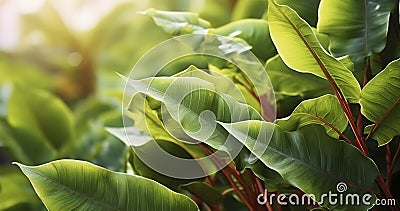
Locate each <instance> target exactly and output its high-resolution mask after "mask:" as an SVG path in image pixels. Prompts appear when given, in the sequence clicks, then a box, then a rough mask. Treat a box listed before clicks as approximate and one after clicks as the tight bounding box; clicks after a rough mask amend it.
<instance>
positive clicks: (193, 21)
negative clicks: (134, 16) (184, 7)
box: [142, 9, 211, 35]
mask: <svg viewBox="0 0 400 211" xmlns="http://www.w3.org/2000/svg"><path fill="white" fill-rule="evenodd" d="M142 14H144V15H147V16H149V17H151V18H153V20H154V22H155V23H156V24H157V26H159V27H161V28H162V29H163V30H164V31H165V32H167V33H168V34H171V35H183V34H191V33H193V32H205V29H207V28H209V27H210V26H211V24H210V23H209V22H208V21H206V20H204V19H202V18H200V17H199V15H198V14H197V13H192V12H170V11H161V10H155V9H148V10H146V11H143V12H142Z"/></svg>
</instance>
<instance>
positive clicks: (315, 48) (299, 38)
mask: <svg viewBox="0 0 400 211" xmlns="http://www.w3.org/2000/svg"><path fill="white" fill-rule="evenodd" d="M268 22H269V26H270V33H271V37H272V40H273V41H274V43H275V46H276V48H277V50H278V52H279V55H280V56H281V57H282V59H283V61H284V62H285V63H286V65H288V66H289V67H290V68H292V69H294V70H296V71H299V72H305V73H312V74H314V75H317V76H319V77H322V78H327V80H328V81H329V82H330V83H331V86H333V87H336V86H338V88H339V89H340V91H341V92H342V93H343V95H344V96H345V97H346V99H348V100H349V101H350V102H353V103H354V102H358V101H359V98H360V92H361V88H360V85H359V84H358V82H357V79H356V78H355V77H354V76H353V74H352V72H351V71H350V70H349V69H347V68H346V66H345V65H344V64H342V63H341V62H340V61H338V60H337V59H336V58H334V57H333V56H331V55H329V54H328V53H327V52H326V51H325V50H324V49H323V48H322V46H321V44H320V43H319V41H318V39H317V37H316V36H315V34H314V33H313V31H312V29H311V27H310V26H309V25H308V24H307V23H306V22H305V21H304V20H302V19H301V18H300V17H299V16H298V15H297V13H296V12H295V11H294V10H292V9H290V8H289V7H287V6H280V5H277V4H276V3H274V2H273V1H270V4H269V7H268Z"/></svg>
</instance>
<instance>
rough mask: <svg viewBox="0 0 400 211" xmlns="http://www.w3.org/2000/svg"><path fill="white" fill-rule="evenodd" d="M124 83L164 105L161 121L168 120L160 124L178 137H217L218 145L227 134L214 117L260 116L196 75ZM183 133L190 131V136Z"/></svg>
mask: <svg viewBox="0 0 400 211" xmlns="http://www.w3.org/2000/svg"><path fill="white" fill-rule="evenodd" d="M128 84H129V85H130V86H132V87H133V88H134V89H136V90H137V91H138V92H141V93H144V94H147V95H149V96H150V97H152V98H154V99H156V100H158V101H161V102H162V103H163V105H165V108H164V109H163V110H164V115H163V118H164V119H163V121H164V122H168V121H169V123H167V124H165V123H164V126H165V127H166V128H167V130H168V131H169V132H170V133H171V134H172V135H173V136H175V137H178V136H179V137H180V138H179V139H180V140H184V141H190V140H191V139H193V138H194V139H196V140H199V141H207V140H209V139H218V140H219V142H220V144H221V145H220V146H222V144H223V143H222V142H223V140H225V138H226V137H227V134H226V131H225V130H224V129H223V128H221V127H220V126H218V125H217V124H216V122H215V120H217V121H224V122H236V121H241V120H247V119H259V120H261V119H262V117H261V116H260V114H258V113H257V112H256V111H255V110H254V109H253V108H252V107H250V106H248V105H246V104H242V103H240V102H238V101H237V100H236V99H234V98H233V97H231V96H229V95H226V94H223V93H220V92H218V91H217V87H215V86H214V85H213V84H212V83H210V82H207V81H205V80H202V79H199V78H192V77H178V78H175V77H155V78H148V79H142V80H132V79H128ZM204 111H207V112H204ZM169 115H170V116H169ZM181 128H182V129H183V130H184V131H182V130H181ZM183 132H185V133H183ZM187 134H190V137H189V135H187ZM185 137H186V138H185ZM221 138H222V139H221Z"/></svg>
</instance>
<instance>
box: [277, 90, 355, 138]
mask: <svg viewBox="0 0 400 211" xmlns="http://www.w3.org/2000/svg"><path fill="white" fill-rule="evenodd" d="M327 123H329V124H330V125H331V126H332V127H334V128H335V129H337V130H338V131H340V132H343V131H344V130H345V129H346V128H347V119H346V116H345V114H344V113H343V111H342V108H341V107H340V104H339V101H338V100H337V99H336V97H335V96H333V95H324V96H321V97H318V98H315V99H311V100H305V101H303V102H301V103H300V104H299V105H298V106H297V107H296V108H295V110H294V111H293V113H292V115H291V116H290V117H288V119H283V120H277V121H276V124H277V125H279V126H280V127H281V128H282V129H283V130H285V131H294V130H297V129H299V128H301V127H304V126H306V125H310V124H319V125H323V126H324V128H325V130H326V131H327V133H328V134H329V135H330V136H331V137H333V138H336V139H337V138H339V134H338V133H337V132H336V131H335V130H334V129H333V128H332V127H330V126H328V125H327Z"/></svg>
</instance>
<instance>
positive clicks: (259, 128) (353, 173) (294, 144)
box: [220, 120, 378, 210]
mask: <svg viewBox="0 0 400 211" xmlns="http://www.w3.org/2000/svg"><path fill="white" fill-rule="evenodd" d="M220 124H221V125H222V126H224V128H225V129H226V130H227V131H229V132H230V133H231V134H232V135H233V136H234V137H236V138H237V139H238V140H239V141H240V142H241V143H243V144H244V145H245V146H246V147H247V148H248V149H253V147H254V145H255V143H256V141H259V142H263V143H265V144H268V142H267V141H266V140H257V136H258V134H259V133H261V134H264V133H273V136H272V139H271V141H270V142H269V145H268V147H267V148H266V150H265V152H262V153H260V152H258V151H253V153H254V154H255V155H256V156H257V157H258V158H259V159H260V160H261V161H262V162H263V163H264V164H265V165H266V166H268V167H270V168H271V169H273V170H275V171H277V172H278V173H279V174H281V175H282V177H283V178H284V179H285V180H287V181H288V182H289V183H291V184H292V185H294V186H295V187H297V188H299V189H301V190H302V191H304V192H305V193H307V194H314V195H315V196H316V199H317V200H318V201H320V200H321V196H322V194H324V193H325V194H326V193H328V192H329V191H331V192H333V193H338V192H337V190H336V185H337V184H338V183H339V182H344V183H346V184H347V187H348V190H347V193H356V194H359V196H362V195H363V194H366V193H368V194H372V192H373V189H374V182H375V179H376V177H377V175H378V169H377V167H376V166H375V164H374V162H373V161H372V160H371V159H369V158H367V157H365V156H364V155H363V154H362V153H361V152H360V151H359V150H358V149H356V148H355V147H353V146H351V145H349V144H347V143H345V142H343V141H338V140H336V139H333V138H331V137H330V136H328V135H326V132H325V129H324V128H322V126H319V125H310V126H305V127H302V128H300V129H298V130H297V131H293V132H285V131H283V130H282V129H281V128H280V127H279V126H275V125H274V124H272V123H268V122H264V121H255V120H249V121H242V122H237V123H220ZM343 155H346V156H343ZM349 158H351V159H349ZM354 163H356V164H357V165H354ZM373 199H374V196H372V200H371V205H369V206H368V205H363V204H360V205H358V206H345V205H343V204H342V205H340V204H329V202H327V200H325V201H323V205H324V206H326V207H328V208H331V209H335V210H336V209H337V210H366V209H368V208H370V207H372V203H373V202H374V200H373Z"/></svg>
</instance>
